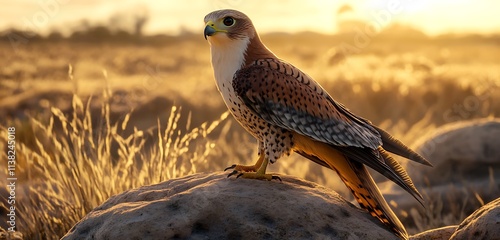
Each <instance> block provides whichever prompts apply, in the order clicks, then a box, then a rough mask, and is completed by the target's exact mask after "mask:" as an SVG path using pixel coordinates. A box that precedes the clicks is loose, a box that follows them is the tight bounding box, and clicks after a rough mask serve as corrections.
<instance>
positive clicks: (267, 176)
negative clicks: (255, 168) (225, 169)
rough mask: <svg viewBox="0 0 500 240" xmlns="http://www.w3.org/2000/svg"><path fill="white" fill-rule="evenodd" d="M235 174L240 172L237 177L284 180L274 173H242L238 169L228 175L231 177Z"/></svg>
mask: <svg viewBox="0 0 500 240" xmlns="http://www.w3.org/2000/svg"><path fill="white" fill-rule="evenodd" d="M235 174H238V175H236V178H240V177H242V178H248V179H260V180H268V181H271V180H273V179H276V180H280V182H282V181H281V178H280V177H278V176H275V175H272V174H262V173H255V172H243V173H240V172H238V171H236V170H235V171H233V172H232V173H230V174H229V175H228V176H227V177H231V176H233V175H235Z"/></svg>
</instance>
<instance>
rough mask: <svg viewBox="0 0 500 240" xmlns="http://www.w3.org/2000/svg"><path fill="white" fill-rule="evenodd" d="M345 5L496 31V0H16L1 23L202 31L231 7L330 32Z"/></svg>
mask: <svg viewBox="0 0 500 240" xmlns="http://www.w3.org/2000/svg"><path fill="white" fill-rule="evenodd" d="M346 4H349V5H350V6H351V7H352V9H353V10H352V12H348V13H347V15H348V16H349V17H350V18H355V19H361V20H363V21H366V22H372V23H376V24H379V25H380V26H387V25H389V24H393V23H405V24H408V25H412V26H415V27H417V28H419V29H421V30H423V31H424V32H426V33H427V34H431V35H435V34H441V33H448V32H453V33H463V32H467V33H493V32H500V14H499V13H500V1H497V0H475V1H474V0H436V1H432V0H350V1H347V0H340V1H332V0H315V1H301V0H274V1H268V0H253V1H244V0H191V1H173V0H167V1H165V0H163V1H161V0H142V1H139V0H107V1H104V0H102V1H101V0H35V1H33V0H16V1H13V2H12V3H10V4H8V5H7V4H4V5H3V6H2V10H1V12H2V14H1V15H2V17H1V18H0V28H7V27H17V28H21V29H22V30H24V29H30V30H32V29H35V30H37V31H38V32H42V33H46V32H48V31H50V30H52V29H55V28H58V29H63V31H66V32H70V31H71V30H72V29H74V28H75V27H77V26H78V24H79V23H80V22H81V20H82V19H88V20H89V22H90V23H108V22H109V19H110V16H112V15H119V16H122V18H123V19H125V20H126V19H127V18H129V19H130V18H131V17H132V16H134V14H147V15H148V16H149V22H148V24H147V26H146V29H145V31H146V33H170V34H176V33H179V32H180V31H181V29H186V30H190V31H200V32H201V31H202V30H201V29H202V28H203V26H202V25H203V17H204V16H205V15H206V14H207V13H208V12H210V11H213V10H216V9H221V8H233V9H237V10H240V11H242V12H244V13H246V14H247V15H249V16H250V17H251V18H252V20H253V21H254V24H255V25H256V27H257V29H258V31H259V32H270V31H289V32H294V31H304V30H311V31H318V32H323V33H334V32H336V31H337V25H336V22H337V21H338V17H339V16H337V12H338V10H339V9H340V8H341V7H342V6H344V5H346ZM343 15H344V16H345V15H346V14H343ZM341 17H343V16H341ZM125 20H124V21H125Z"/></svg>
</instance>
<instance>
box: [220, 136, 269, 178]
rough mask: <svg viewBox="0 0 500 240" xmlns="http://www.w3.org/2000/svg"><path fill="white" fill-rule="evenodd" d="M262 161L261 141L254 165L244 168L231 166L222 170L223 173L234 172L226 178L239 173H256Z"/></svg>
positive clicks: (262, 149)
mask: <svg viewBox="0 0 500 240" xmlns="http://www.w3.org/2000/svg"><path fill="white" fill-rule="evenodd" d="M262 161H264V143H263V142H262V141H259V159H258V160H257V162H256V163H255V164H254V165H248V166H245V165H238V164H233V165H232V166H230V167H227V168H226V169H224V171H227V170H228V169H234V171H233V172H231V173H230V174H229V176H228V177H230V176H232V175H235V174H238V173H241V172H257V170H258V169H259V168H260V165H262Z"/></svg>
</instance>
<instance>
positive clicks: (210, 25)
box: [204, 21, 227, 40]
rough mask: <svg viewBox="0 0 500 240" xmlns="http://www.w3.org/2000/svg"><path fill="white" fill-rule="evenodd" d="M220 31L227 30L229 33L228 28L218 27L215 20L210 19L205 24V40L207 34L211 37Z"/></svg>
mask: <svg viewBox="0 0 500 240" xmlns="http://www.w3.org/2000/svg"><path fill="white" fill-rule="evenodd" d="M218 32H225V33H227V30H223V29H218V28H217V26H216V25H215V23H214V22H212V21H208V22H207V23H206V24H205V31H204V35H205V40H206V39H207V36H208V37H210V36H212V35H214V34H216V33H218Z"/></svg>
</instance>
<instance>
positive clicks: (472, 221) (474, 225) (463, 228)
mask: <svg viewBox="0 0 500 240" xmlns="http://www.w3.org/2000/svg"><path fill="white" fill-rule="evenodd" d="M459 239H500V198H498V199H496V200H494V201H492V202H490V203H488V204H486V205H484V206H483V207H481V208H480V209H478V210H476V211H475V212H474V213H473V214H471V215H470V216H469V217H467V218H466V219H465V220H464V221H463V222H462V223H461V224H460V226H458V228H457V230H456V231H455V233H454V234H453V235H452V236H451V238H450V240H459Z"/></svg>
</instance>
